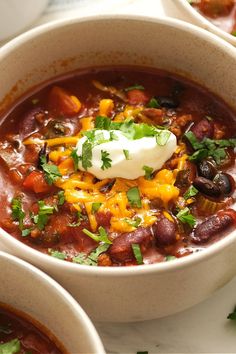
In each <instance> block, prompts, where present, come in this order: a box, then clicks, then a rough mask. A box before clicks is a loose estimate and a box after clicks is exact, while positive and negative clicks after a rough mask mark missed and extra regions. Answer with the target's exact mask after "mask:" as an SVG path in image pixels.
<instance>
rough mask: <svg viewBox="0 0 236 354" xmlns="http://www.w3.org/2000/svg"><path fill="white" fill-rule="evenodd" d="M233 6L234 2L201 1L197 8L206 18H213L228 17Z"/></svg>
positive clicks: (228, 0) (232, 0) (223, 0)
mask: <svg viewBox="0 0 236 354" xmlns="http://www.w3.org/2000/svg"><path fill="white" fill-rule="evenodd" d="M234 4H235V2H234V0H201V2H200V3H199V4H198V5H197V6H199V9H200V11H201V12H202V13H204V14H205V15H206V16H209V17H212V18H215V17H218V16H227V15H229V13H230V11H231V10H232V8H233V6H234Z"/></svg>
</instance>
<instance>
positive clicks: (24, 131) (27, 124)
mask: <svg viewBox="0 0 236 354" xmlns="http://www.w3.org/2000/svg"><path fill="white" fill-rule="evenodd" d="M39 113H42V114H44V111H43V110H42V108H40V107H35V108H33V109H31V110H30V111H29V112H28V113H27V114H26V115H25V116H24V117H23V118H22V120H21V121H20V126H19V134H20V136H21V138H23V139H24V138H26V137H27V136H28V135H30V134H32V132H33V131H34V130H35V129H36V126H37V122H36V119H35V117H36V115H37V114H39Z"/></svg>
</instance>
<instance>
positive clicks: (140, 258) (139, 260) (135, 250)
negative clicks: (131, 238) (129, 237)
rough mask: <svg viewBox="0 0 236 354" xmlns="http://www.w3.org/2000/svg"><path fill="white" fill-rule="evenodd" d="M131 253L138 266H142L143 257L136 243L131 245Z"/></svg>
mask: <svg viewBox="0 0 236 354" xmlns="http://www.w3.org/2000/svg"><path fill="white" fill-rule="evenodd" d="M131 247H132V250H133V253H134V257H135V259H136V261H137V263H138V264H143V255H142V252H141V249H140V246H139V244H137V243H132V245H131Z"/></svg>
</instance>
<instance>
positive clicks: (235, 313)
mask: <svg viewBox="0 0 236 354" xmlns="http://www.w3.org/2000/svg"><path fill="white" fill-rule="evenodd" d="M227 318H228V319H229V320H233V321H236V306H235V308H234V310H233V312H231V313H229V314H228V316H227Z"/></svg>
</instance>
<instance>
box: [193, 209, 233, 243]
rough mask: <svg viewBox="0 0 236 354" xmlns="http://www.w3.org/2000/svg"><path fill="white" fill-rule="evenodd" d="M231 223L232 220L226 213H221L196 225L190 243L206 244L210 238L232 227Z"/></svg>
mask: <svg viewBox="0 0 236 354" xmlns="http://www.w3.org/2000/svg"><path fill="white" fill-rule="evenodd" d="M233 222H234V220H233V218H232V217H231V216H230V215H229V214H228V213H224V212H221V213H219V214H218V215H213V216H211V217H210V218H209V219H207V220H205V221H203V222H202V223H201V224H199V225H197V227H196V229H195V230H194V232H193V236H192V241H193V242H194V243H197V244H200V243H206V242H208V241H210V240H211V239H212V237H214V236H216V235H219V234H220V233H221V232H223V231H225V230H226V229H227V228H228V227H230V226H232V224H233Z"/></svg>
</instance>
